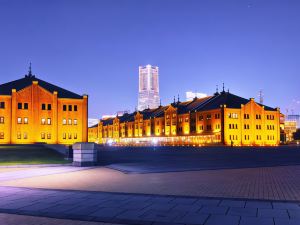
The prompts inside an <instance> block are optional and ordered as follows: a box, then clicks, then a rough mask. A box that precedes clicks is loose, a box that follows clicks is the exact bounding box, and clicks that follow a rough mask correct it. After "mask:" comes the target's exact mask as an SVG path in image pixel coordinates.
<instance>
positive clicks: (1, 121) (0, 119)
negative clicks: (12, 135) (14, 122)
mask: <svg viewBox="0 0 300 225" xmlns="http://www.w3.org/2000/svg"><path fill="white" fill-rule="evenodd" d="M3 123H4V117H3V116H1V117H0V124H3Z"/></svg>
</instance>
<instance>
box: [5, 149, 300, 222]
mask: <svg viewBox="0 0 300 225" xmlns="http://www.w3.org/2000/svg"><path fill="white" fill-rule="evenodd" d="M284 150H286V151H284ZM103 151H105V153H103V155H102V156H103V158H102V161H101V166H98V167H91V168H76V167H71V166H63V167H62V166H60V167H53V168H49V167H42V168H38V167H32V168H30V167H29V168H28V167H27V168H0V200H1V201H0V213H2V214H0V224H1V225H2V224H9V225H15V224H18V225H21V223H18V222H16V221H18V220H20V218H21V217H22V218H24V219H23V222H24V221H27V222H25V223H24V224H45V225H46V224H58V223H59V224H91V225H94V224H95V225H96V224H99V225H100V224H106V223H113V224H146V225H147V224H151V225H156V224H157V225H158V224H161V225H164V224H165V225H167V224H178V225H183V224H186V225H188V224H190V225H192V224H201V225H226V224H228V225H246V224H249V225H256V224H257V225H260V224H263V225H268V224H272V225H295V224H297V225H298V224H299V225H300V206H299V203H300V179H299V177H300V165H299V164H300V163H299V162H300V157H299V158H298V155H299V153H300V151H299V150H298V148H288V149H286V148H280V149H261V152H255V151H257V150H254V151H250V150H244V149H243V150H242V151H243V152H237V151H236V150H235V149H231V148H228V149H225V150H223V151H220V152H219V151H217V150H216V149H214V148H207V149H202V150H201V151H198V152H197V151H191V150H190V149H186V150H184V151H182V152H176V153H175V154H173V153H172V152H170V150H165V149H161V150H155V152H152V151H151V152H149V154H148V153H147V152H146V153H145V151H146V150H145V149H144V150H142V151H141V152H139V150H137V149H135V150H134V151H136V152H135V153H134V154H132V153H131V152H130V153H131V154H128V155H127V157H123V156H124V151H127V150H125V149H122V150H120V149H116V150H112V151H110V150H108V151H107V150H103ZM134 151H133V152H134ZM100 154H101V152H100ZM155 157H156V159H155ZM170 160H171V161H170ZM238 161H239V163H235V162H238ZM231 164H233V165H231ZM156 165H158V166H157V167H156ZM8 221H10V223H8ZM28 221H29V222H28ZM30 221H31V222H30ZM58 221H59V222H58ZM72 221H74V223H72ZM86 221H89V222H86ZM4 222H5V223H4Z"/></svg>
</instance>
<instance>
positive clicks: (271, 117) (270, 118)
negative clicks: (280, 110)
mask: <svg viewBox="0 0 300 225" xmlns="http://www.w3.org/2000/svg"><path fill="white" fill-rule="evenodd" d="M274 119H275V116H274V115H267V120H274Z"/></svg>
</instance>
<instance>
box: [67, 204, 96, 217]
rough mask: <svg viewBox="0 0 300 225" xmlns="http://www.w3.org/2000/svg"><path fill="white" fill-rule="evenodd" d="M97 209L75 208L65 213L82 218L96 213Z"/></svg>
mask: <svg viewBox="0 0 300 225" xmlns="http://www.w3.org/2000/svg"><path fill="white" fill-rule="evenodd" d="M98 209H99V207H95V206H82V205H80V206H77V207H76V208H74V209H72V210H70V211H68V212H67V214H69V215H79V216H82V215H83V216H84V215H90V214H92V213H94V212H96V211H97V210H98Z"/></svg>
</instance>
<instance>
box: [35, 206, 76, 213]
mask: <svg viewBox="0 0 300 225" xmlns="http://www.w3.org/2000/svg"><path fill="white" fill-rule="evenodd" d="M76 207H77V205H55V206H52V207H50V208H46V209H43V210H40V211H43V212H47V213H64V212H68V211H71V210H73V209H74V208H76Z"/></svg>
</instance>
